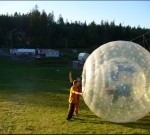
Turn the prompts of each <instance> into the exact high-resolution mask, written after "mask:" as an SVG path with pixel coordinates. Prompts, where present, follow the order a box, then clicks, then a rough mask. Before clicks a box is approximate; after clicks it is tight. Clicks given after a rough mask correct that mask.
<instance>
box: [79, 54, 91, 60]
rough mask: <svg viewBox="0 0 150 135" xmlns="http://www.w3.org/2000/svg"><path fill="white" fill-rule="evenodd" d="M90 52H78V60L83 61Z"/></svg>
mask: <svg viewBox="0 0 150 135" xmlns="http://www.w3.org/2000/svg"><path fill="white" fill-rule="evenodd" d="M89 55H90V54H89V53H79V55H78V60H79V61H82V62H85V61H86V59H87V58H88V56H89Z"/></svg>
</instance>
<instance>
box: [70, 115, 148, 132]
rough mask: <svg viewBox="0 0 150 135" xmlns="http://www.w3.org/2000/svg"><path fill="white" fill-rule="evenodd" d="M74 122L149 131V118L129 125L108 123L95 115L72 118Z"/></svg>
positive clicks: (146, 117)
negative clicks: (112, 125) (113, 125)
mask: <svg viewBox="0 0 150 135" xmlns="http://www.w3.org/2000/svg"><path fill="white" fill-rule="evenodd" d="M73 119H75V121H79V122H81V123H91V124H115V125H121V126H124V127H129V128H133V129H145V130H150V116H149V115H148V116H145V117H143V118H142V119H140V120H138V121H136V122H130V123H113V122H109V121H104V120H102V119H101V118H98V117H97V116H96V115H83V114H81V115H80V116H79V117H74V118H73Z"/></svg>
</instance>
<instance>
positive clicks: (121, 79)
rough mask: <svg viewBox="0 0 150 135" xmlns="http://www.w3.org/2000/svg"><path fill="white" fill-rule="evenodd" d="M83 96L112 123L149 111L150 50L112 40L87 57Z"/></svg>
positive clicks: (126, 120)
mask: <svg viewBox="0 0 150 135" xmlns="http://www.w3.org/2000/svg"><path fill="white" fill-rule="evenodd" d="M82 91H83V99H84V101H85V103H86V104H87V106H88V107H89V108H90V110H91V111H92V112H93V113H95V114H96V115H97V116H99V117H101V118H103V119H105V120H107V121H111V122H115V123H126V122H134V121H136V120H138V119H140V118H142V117H144V116H145V115H146V114H147V113H149V112H150V53H149V52H148V51H147V50H146V49H144V48H143V47H141V46H140V45H138V44H136V43H133V42H129V41H113V42H109V43H107V44H104V45H102V46H100V47H99V48H97V49H96V50H95V51H93V52H92V54H91V55H90V56H89V57H88V58H87V60H86V62H85V64H84V67H83V72H82Z"/></svg>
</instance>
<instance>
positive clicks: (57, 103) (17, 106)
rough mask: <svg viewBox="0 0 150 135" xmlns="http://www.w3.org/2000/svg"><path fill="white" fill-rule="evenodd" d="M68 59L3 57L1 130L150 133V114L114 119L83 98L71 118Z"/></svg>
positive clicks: (0, 60) (15, 131)
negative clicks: (107, 118) (101, 114)
mask: <svg viewBox="0 0 150 135" xmlns="http://www.w3.org/2000/svg"><path fill="white" fill-rule="evenodd" d="M68 63H70V62H68V60H60V61H59V62H54V61H52V60H49V59H46V60H42V61H34V62H30V63H29V62H17V61H15V62H14V61H8V60H6V59H5V58H2V57H0V76H1V77H0V134H63V133H64V134H144V133H145V134H146V133H147V134H148V133H150V114H147V116H145V117H144V118H142V119H140V120H138V121H136V122H132V123H125V124H116V123H111V122H107V121H104V120H103V119H101V118H98V117H97V116H95V115H94V114H93V113H92V112H91V111H90V110H89V108H88V107H87V106H86V105H85V103H84V101H83V99H82V98H81V103H80V115H79V116H78V117H74V118H73V119H72V120H71V121H69V122H68V121H67V120H66V114H67V110H68V96H69V88H70V84H69V81H68V72H69V71H70V70H71V65H70V64H68ZM73 73H74V76H75V77H76V76H78V75H80V74H81V72H77V71H73Z"/></svg>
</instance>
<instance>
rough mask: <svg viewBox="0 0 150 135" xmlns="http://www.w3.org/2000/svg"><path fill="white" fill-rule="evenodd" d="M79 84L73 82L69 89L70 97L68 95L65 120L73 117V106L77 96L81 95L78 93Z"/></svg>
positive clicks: (75, 81)
mask: <svg viewBox="0 0 150 135" xmlns="http://www.w3.org/2000/svg"><path fill="white" fill-rule="evenodd" d="M78 86H79V83H78V81H77V80H74V81H73V86H72V87H71V88H70V95H69V109H68V114H67V118H66V119H67V120H70V119H71V118H72V116H73V113H74V110H75V105H76V103H77V95H82V93H81V92H78Z"/></svg>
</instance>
